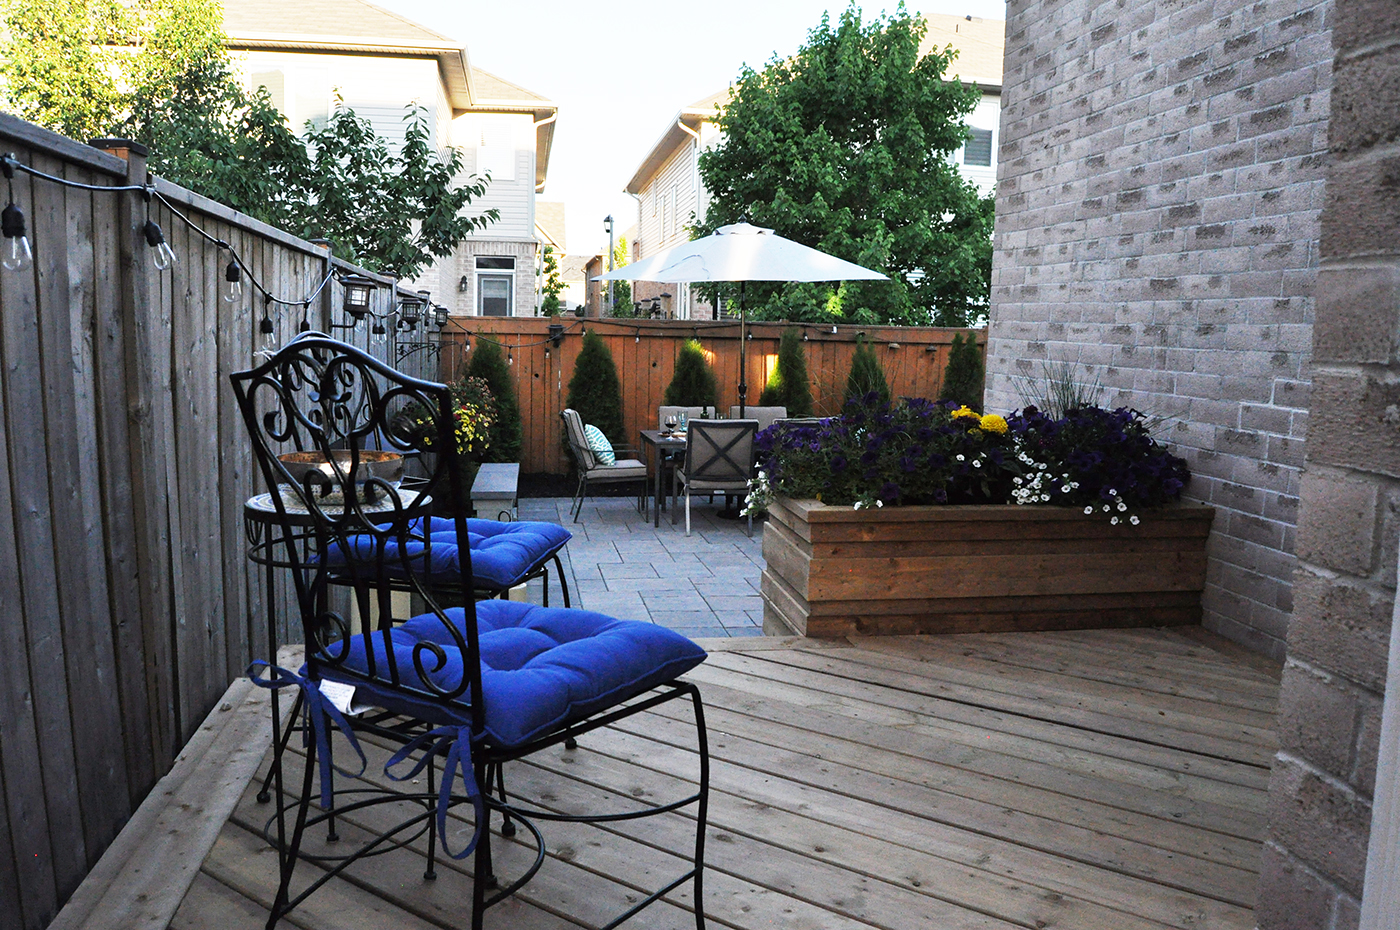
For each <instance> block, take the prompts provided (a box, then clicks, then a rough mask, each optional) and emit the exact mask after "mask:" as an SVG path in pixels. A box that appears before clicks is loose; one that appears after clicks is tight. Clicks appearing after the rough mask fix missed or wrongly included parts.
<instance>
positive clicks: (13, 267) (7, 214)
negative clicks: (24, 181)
mask: <svg viewBox="0 0 1400 930" xmlns="http://www.w3.org/2000/svg"><path fill="white" fill-rule="evenodd" d="M4 171H5V180H6V182H7V183H8V184H9V187H10V202H9V204H8V205H7V206H6V207H5V210H4V212H3V214H0V228H3V230H4V234H5V253H4V257H3V258H0V265H4V267H5V270H6V271H27V270H29V269H30V268H32V267H33V266H34V250H33V249H31V248H30V247H29V236H28V235H26V233H25V230H24V211H23V210H21V209H20V208H19V207H18V206H17V205H16V204H15V169H14V166H13V165H12V164H10V162H9V160H8V159H7V160H6V161H5V163H4Z"/></svg>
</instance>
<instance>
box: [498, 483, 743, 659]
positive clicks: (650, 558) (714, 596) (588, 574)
mask: <svg viewBox="0 0 1400 930" xmlns="http://www.w3.org/2000/svg"><path fill="white" fill-rule="evenodd" d="M569 503H570V502H569V500H568V498H526V499H523V500H521V501H520V519H522V520H547V521H549V522H551V523H558V524H560V525H562V526H564V527H566V528H568V529H569V530H570V531H571V532H572V533H573V534H574V538H573V539H572V540H571V541H570V542H569V544H568V545H567V546H565V547H564V551H563V552H562V553H561V556H562V558H563V561H564V571H565V572H566V573H567V575H568V578H569V589H570V591H571V592H573V593H574V594H575V601H574V606H576V607H586V608H588V609H590V610H597V611H601V612H602V613H605V614H609V615H611V616H614V617H619V618H621V619H624V620H646V621H650V622H652V623H659V624H661V625H662V626H665V627H668V628H670V629H673V630H676V631H677V632H680V633H684V634H685V635H686V636H690V637H715V636H761V635H762V634H763V599H762V598H761V597H759V594H758V584H759V574H760V572H761V571H762V570H763V554H762V549H763V524H762V522H761V521H757V520H756V521H754V532H753V538H752V539H750V538H749V537H748V536H747V535H745V526H746V522H745V521H744V520H728V519H724V518H723V517H718V516H716V515H715V511H716V509H717V507H715V506H710V505H709V503H708V501H707V502H705V503H704V504H697V503H695V502H692V505H691V535H690V536H689V537H687V536H686V535H685V514H684V512H683V511H682V513H681V516H680V520H679V522H677V524H676V525H675V526H672V525H671V515H670V514H669V513H663V514H662V515H661V525H660V526H658V527H653V526H652V521H651V520H650V519H649V518H647V517H645V516H643V515H642V514H640V513H638V512H637V509H636V507H635V506H634V505H633V503H632V498H630V497H596V498H589V499H588V500H586V501H585V502H584V505H583V512H582V514H581V516H580V518H579V522H578V523H571V522H570V518H569ZM717 503H718V502H717ZM682 506H684V505H683V504H682ZM550 597H551V601H550V603H551V604H556V603H558V601H557V600H554V598H556V597H557V590H552V591H551V594H550ZM530 599H531V600H533V601H535V602H538V601H539V590H538V582H536V583H535V586H534V587H533V588H532V590H531V591H530Z"/></svg>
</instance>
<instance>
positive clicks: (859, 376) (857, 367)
mask: <svg viewBox="0 0 1400 930" xmlns="http://www.w3.org/2000/svg"><path fill="white" fill-rule="evenodd" d="M871 393H874V394H875V395H877V396H878V397H879V399H880V400H881V401H884V402H886V403H887V402H889V399H890V383H889V381H887V380H885V369H884V367H883V366H882V365H881V364H880V360H879V359H878V358H876V357H875V350H874V349H872V348H870V343H868V342H866V341H865V337H863V336H858V337H856V351H855V354H854V355H852V356H851V371H850V374H848V375H846V394H845V401H846V403H850V402H851V401H852V400H860V399H862V398H864V397H866V396H867V395H869V394H871Z"/></svg>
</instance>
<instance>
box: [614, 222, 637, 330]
mask: <svg viewBox="0 0 1400 930" xmlns="http://www.w3.org/2000/svg"><path fill="white" fill-rule="evenodd" d="M612 258H613V267H614V268H621V267H623V266H624V265H626V264H627V237H626V236H623V237H621V238H620V239H618V240H617V245H615V246H613V252H612ZM612 284H613V302H612V306H611V307H609V308H608V316H613V317H624V318H630V317H634V316H636V315H637V310H636V308H635V307H633V306H632V282H631V281H614V282H613V283H612Z"/></svg>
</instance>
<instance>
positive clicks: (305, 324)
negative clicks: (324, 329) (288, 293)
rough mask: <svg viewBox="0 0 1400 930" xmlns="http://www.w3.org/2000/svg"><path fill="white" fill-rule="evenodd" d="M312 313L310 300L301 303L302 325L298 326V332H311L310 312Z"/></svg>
mask: <svg viewBox="0 0 1400 930" xmlns="http://www.w3.org/2000/svg"><path fill="white" fill-rule="evenodd" d="M310 313H311V301H309V300H308V301H307V302H306V303H304V304H302V305H301V325H300V326H298V327H297V332H301V333H309V332H311V320H310V319H308V314H310Z"/></svg>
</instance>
